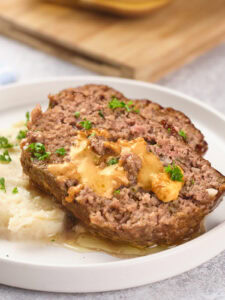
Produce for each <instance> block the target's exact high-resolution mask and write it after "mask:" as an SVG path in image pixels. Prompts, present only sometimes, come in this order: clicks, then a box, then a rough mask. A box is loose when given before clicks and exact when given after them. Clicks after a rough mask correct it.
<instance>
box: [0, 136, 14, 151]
mask: <svg viewBox="0 0 225 300" xmlns="http://www.w3.org/2000/svg"><path fill="white" fill-rule="evenodd" d="M12 147H13V145H12V144H10V143H9V141H8V139H7V138H6V137H4V136H0V149H2V148H3V149H7V148H12Z"/></svg>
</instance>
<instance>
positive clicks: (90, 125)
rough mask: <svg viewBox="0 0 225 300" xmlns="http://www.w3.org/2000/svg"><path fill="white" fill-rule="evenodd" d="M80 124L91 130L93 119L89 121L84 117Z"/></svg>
mask: <svg viewBox="0 0 225 300" xmlns="http://www.w3.org/2000/svg"><path fill="white" fill-rule="evenodd" d="M79 124H80V125H81V126H82V127H83V128H84V129H86V130H89V129H91V128H92V123H91V121H88V120H87V119H86V118H85V119H84V121H81V122H80V123H79Z"/></svg>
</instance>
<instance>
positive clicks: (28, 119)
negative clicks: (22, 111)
mask: <svg viewBox="0 0 225 300" xmlns="http://www.w3.org/2000/svg"><path fill="white" fill-rule="evenodd" d="M25 116H26V125H27V123H28V122H29V121H30V113H29V111H27V112H26V115H25Z"/></svg>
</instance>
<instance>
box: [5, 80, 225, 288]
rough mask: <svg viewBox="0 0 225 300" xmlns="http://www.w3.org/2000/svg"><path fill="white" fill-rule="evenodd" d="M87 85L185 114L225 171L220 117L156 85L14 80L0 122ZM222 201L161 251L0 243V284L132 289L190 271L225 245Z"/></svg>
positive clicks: (224, 120)
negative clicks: (194, 230)
mask: <svg viewBox="0 0 225 300" xmlns="http://www.w3.org/2000/svg"><path fill="white" fill-rule="evenodd" d="M86 83H102V84H107V85H110V86H112V87H114V88H116V89H118V90H120V91H121V92H123V93H125V95H126V96H127V97H130V98H149V99H152V100H153V101H156V102H158V103H160V104H162V105H164V106H172V107H174V108H176V109H179V110H181V111H183V112H185V113H186V114H187V115H188V116H189V117H190V118H191V119H192V120H193V122H194V123H195V124H196V125H197V126H198V127H199V128H200V129H201V130H202V132H203V133H204V135H205V137H206V140H207V141H208V143H209V151H208V152H207V154H206V158H207V159H209V160H210V161H211V162H212V165H213V166H214V167H216V168H217V169H218V170H219V171H220V172H222V173H225V160H224V149H225V130H224V128H225V118H224V116H222V115H221V114H219V113H218V112H216V111H215V110H213V109H212V108H210V107H208V106H207V105H205V104H203V103H201V102H199V101H197V100H195V99H193V98H191V97H187V96H185V95H183V94H181V93H177V92H175V91H171V90H169V89H165V88H162V87H160V86H157V85H153V84H149V83H144V82H138V81H134V80H126V79H119V78H107V77H88V76H85V77H72V78H61V79H59V78H58V79H51V80H45V81H43V82H33V83H29V84H16V85H11V86H8V87H4V88H1V89H0V126H1V128H2V127H3V128H4V127H5V128H7V127H9V126H10V124H12V123H15V121H17V120H18V121H19V120H21V119H24V112H26V111H27V110H30V109H31V108H32V107H34V105H35V104H36V103H40V102H41V103H45V104H46V103H47V95H48V94H49V93H55V92H58V91H60V90H61V89H64V88H68V87H75V86H78V85H83V84H86ZM224 220H225V204H224V203H222V204H221V205H220V206H219V207H218V208H217V209H216V210H215V211H214V212H213V213H212V214H211V215H210V216H209V217H207V220H206V225H207V232H206V233H205V234H203V235H202V236H200V237H198V238H196V239H194V240H192V241H189V242H187V243H185V244H183V245H180V246H177V247H175V248H173V249H170V250H166V251H164V252H161V253H157V254H152V255H148V256H145V257H139V258H133V259H119V258H115V257H112V256H110V255H107V254H104V253H98V252H96V253H95V252H89V253H78V252H74V251H70V250H68V249H64V248H61V247H54V246H46V245H43V244H42V245H39V244H31V243H30V244H29V243H12V242H7V241H0V269H1V271H0V283H3V284H7V285H11V286H17V287H22V288H27V289H35V290H42V291H54V292H97V291H98V292H99V291H108V290H116V289H124V288H129V287H135V286H139V285H143V284H147V283H151V282H155V281H158V280H162V279H166V278H169V277H171V276H174V275H178V274H180V273H182V272H185V271H187V270H190V269H192V268H194V267H196V266H198V265H200V264H202V263H203V262H205V261H207V260H209V259H210V258H212V257H213V256H215V255H217V254H218V253H219V252H221V251H222V250H224V249H225V238H224V236H225V222H224Z"/></svg>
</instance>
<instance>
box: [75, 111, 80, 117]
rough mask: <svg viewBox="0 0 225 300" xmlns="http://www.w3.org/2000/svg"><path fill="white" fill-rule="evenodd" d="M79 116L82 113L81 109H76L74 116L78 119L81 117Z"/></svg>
mask: <svg viewBox="0 0 225 300" xmlns="http://www.w3.org/2000/svg"><path fill="white" fill-rule="evenodd" d="M79 116H80V113H79V111H76V112H75V113H74V117H75V118H76V119H78V118H79Z"/></svg>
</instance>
